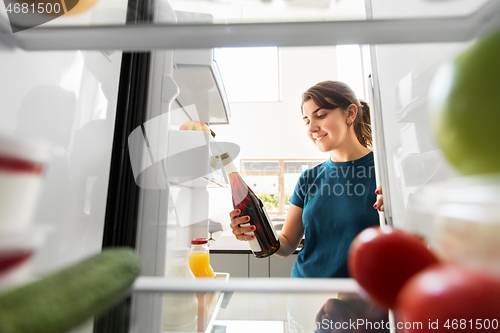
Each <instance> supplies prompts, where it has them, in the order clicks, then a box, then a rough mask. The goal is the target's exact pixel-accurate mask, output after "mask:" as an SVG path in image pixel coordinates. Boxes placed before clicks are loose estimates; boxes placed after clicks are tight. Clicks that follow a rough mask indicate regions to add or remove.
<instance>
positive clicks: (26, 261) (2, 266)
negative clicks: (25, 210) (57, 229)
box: [0, 228, 47, 292]
mask: <svg viewBox="0 0 500 333" xmlns="http://www.w3.org/2000/svg"><path fill="white" fill-rule="evenodd" d="M46 234H47V230H44V229H42V228H30V229H26V230H22V231H11V232H8V233H0V292H1V291H2V290H4V289H8V288H10V287H14V286H16V285H19V284H22V283H24V282H25V281H27V280H28V279H30V273H31V262H32V258H33V256H34V255H35V252H36V251H37V250H38V249H39V248H40V247H41V246H42V245H43V243H44V241H45V237H46Z"/></svg>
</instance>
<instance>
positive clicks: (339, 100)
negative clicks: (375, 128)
mask: <svg viewBox="0 0 500 333" xmlns="http://www.w3.org/2000/svg"><path fill="white" fill-rule="evenodd" d="M310 99H312V100H313V101H314V103H315V104H316V105H317V106H319V107H320V108H322V109H327V110H333V109H336V108H339V107H340V108H341V109H342V110H344V111H345V110H347V108H348V107H349V105H351V104H354V105H356V106H357V107H358V114H357V116H356V119H354V122H353V126H354V133H355V134H356V137H357V138H358V141H359V142H360V143H361V144H362V145H363V147H366V148H371V147H372V127H371V122H370V106H369V105H368V103H366V102H365V101H362V100H358V99H357V98H356V94H355V93H354V91H353V90H352V89H351V87H349V86H348V85H347V84H345V83H344V82H340V81H323V82H320V83H318V84H316V85H314V86H312V87H311V88H309V89H307V91H306V92H305V93H303V94H302V104H301V106H300V109H301V110H302V112H304V110H303V106H304V103H305V102H307V101H309V100H310Z"/></svg>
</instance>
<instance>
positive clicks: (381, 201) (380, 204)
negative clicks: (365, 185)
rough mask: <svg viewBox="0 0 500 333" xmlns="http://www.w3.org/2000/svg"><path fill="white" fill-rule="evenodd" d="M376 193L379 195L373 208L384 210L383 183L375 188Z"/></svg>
mask: <svg viewBox="0 0 500 333" xmlns="http://www.w3.org/2000/svg"><path fill="white" fill-rule="evenodd" d="M375 194H376V195H377V201H376V202H375V204H374V205H373V208H375V209H377V210H378V211H379V212H383V211H384V198H383V196H382V185H379V186H378V187H377V189H376V190H375Z"/></svg>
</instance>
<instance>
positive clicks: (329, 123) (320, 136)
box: [302, 99, 349, 152]
mask: <svg viewBox="0 0 500 333" xmlns="http://www.w3.org/2000/svg"><path fill="white" fill-rule="evenodd" d="M302 110H303V113H302V117H303V120H304V123H305V124H306V127H307V135H308V136H309V138H310V139H311V140H312V142H313V143H314V144H315V145H316V147H318V149H319V150H320V151H321V152H329V151H332V150H334V149H338V148H341V147H342V144H343V143H344V142H345V138H346V137H347V133H348V129H349V126H348V121H349V118H348V117H347V115H346V113H345V112H344V111H343V110H342V109H341V108H336V109H333V110H327V109H322V108H320V107H319V106H317V105H316V103H314V101H313V100H312V99H310V100H308V101H307V102H305V103H304V105H303V106H302Z"/></svg>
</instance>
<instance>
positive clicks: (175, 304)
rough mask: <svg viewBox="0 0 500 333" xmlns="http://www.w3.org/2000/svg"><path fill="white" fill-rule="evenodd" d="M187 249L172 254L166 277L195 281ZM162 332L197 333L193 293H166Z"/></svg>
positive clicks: (195, 300)
mask: <svg viewBox="0 0 500 333" xmlns="http://www.w3.org/2000/svg"><path fill="white" fill-rule="evenodd" d="M188 255H189V249H188V248H178V249H174V250H173V253H172V259H173V263H172V266H171V267H170V269H169V270H168V272H167V274H166V277H170V278H185V279H191V280H195V277H194V275H193V273H192V272H191V269H190V268H189V262H188ZM162 326H163V332H197V331H198V299H197V297H196V294H195V293H168V294H166V295H165V296H164V298H163V325H162Z"/></svg>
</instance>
